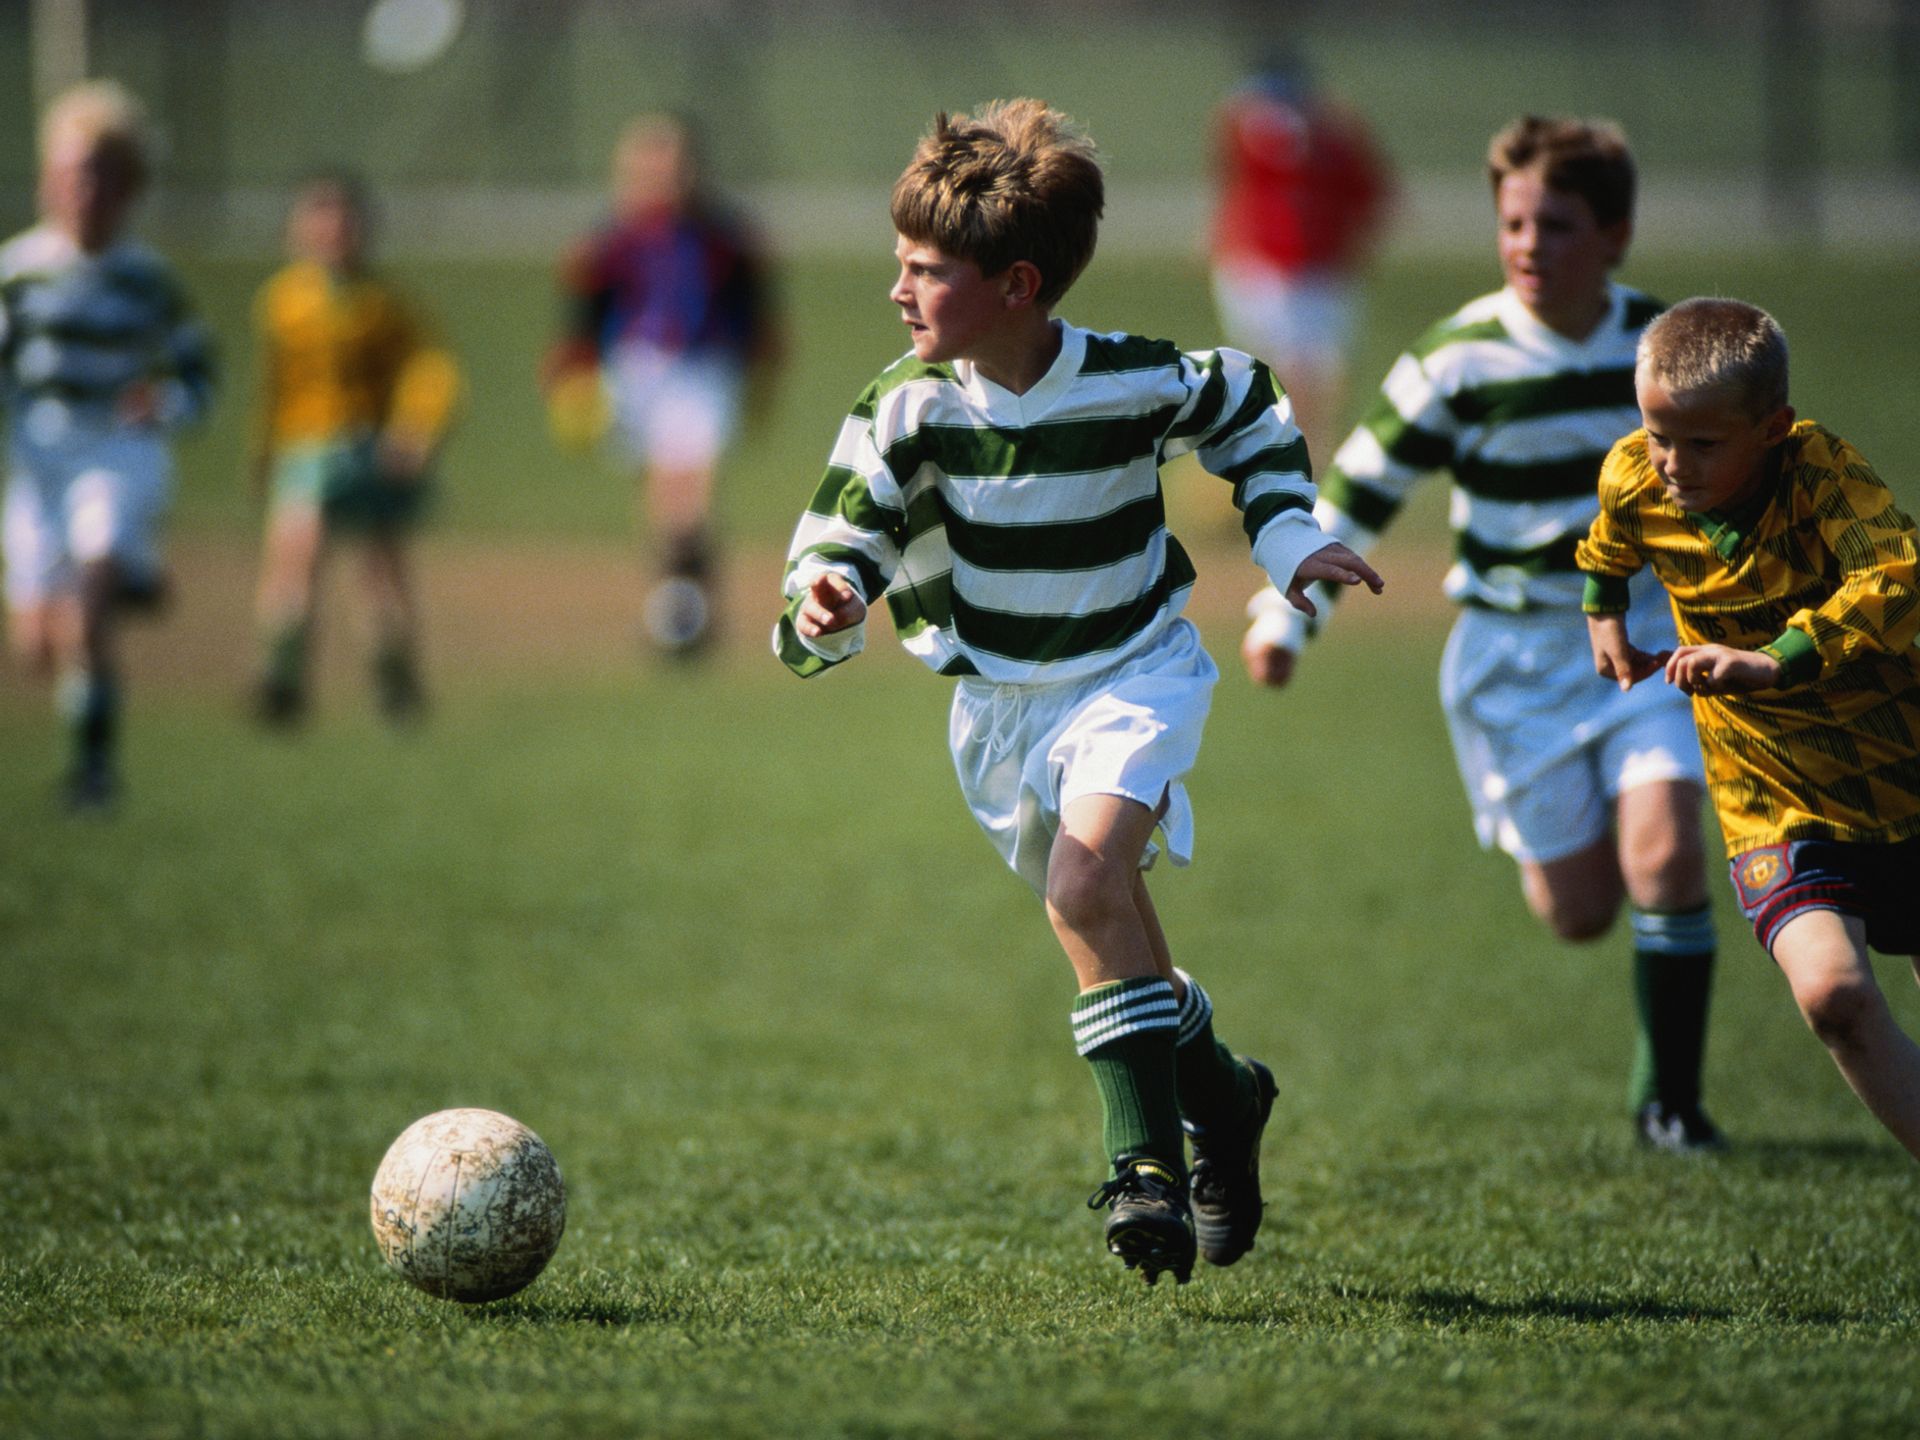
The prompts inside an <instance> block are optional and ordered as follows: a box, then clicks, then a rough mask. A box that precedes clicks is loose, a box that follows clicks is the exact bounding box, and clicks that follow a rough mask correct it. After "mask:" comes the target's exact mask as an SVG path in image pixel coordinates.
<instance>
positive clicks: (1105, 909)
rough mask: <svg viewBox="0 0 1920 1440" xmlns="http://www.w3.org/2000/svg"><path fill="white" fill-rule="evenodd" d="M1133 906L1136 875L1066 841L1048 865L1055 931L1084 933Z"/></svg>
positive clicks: (1049, 904)
mask: <svg viewBox="0 0 1920 1440" xmlns="http://www.w3.org/2000/svg"><path fill="white" fill-rule="evenodd" d="M1132 902H1133V871H1132V870H1131V869H1129V868H1128V867H1123V866H1120V865H1117V864H1115V863H1114V862H1113V861H1111V860H1109V859H1107V858H1105V857H1103V856H1101V855H1100V854H1098V853H1097V852H1095V851H1093V850H1090V849H1088V848H1087V847H1086V846H1084V845H1081V844H1079V843H1077V842H1075V841H1073V840H1071V839H1068V838H1064V837H1063V838H1062V840H1061V842H1060V843H1058V844H1056V845H1055V846H1054V848H1053V855H1052V857H1051V858H1050V859H1049V861H1048V863H1047V916H1048V918H1049V919H1050V920H1052V921H1053V924H1054V928H1055V929H1063V928H1064V929H1067V930H1071V931H1081V930H1085V929H1088V928H1090V927H1092V926H1095V925H1098V924H1100V923H1101V922H1102V921H1104V920H1106V919H1107V918H1108V917H1109V916H1111V915H1112V914H1113V913H1114V912H1115V911H1116V910H1117V909H1118V908H1119V907H1121V906H1123V905H1131V904H1132Z"/></svg>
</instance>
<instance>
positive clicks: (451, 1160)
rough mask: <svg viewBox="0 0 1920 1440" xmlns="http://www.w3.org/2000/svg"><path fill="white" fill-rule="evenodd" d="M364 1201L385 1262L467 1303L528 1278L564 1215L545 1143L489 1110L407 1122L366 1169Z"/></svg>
mask: <svg viewBox="0 0 1920 1440" xmlns="http://www.w3.org/2000/svg"><path fill="white" fill-rule="evenodd" d="M370 1209H371V1217H372V1221H373V1233H374V1238H375V1240H376V1241H377V1242H378V1243H379V1246H380V1253H381V1255H382V1257H383V1258H384V1259H385V1260H386V1262H387V1264H388V1265H390V1266H392V1267H393V1269H394V1270H396V1271H397V1272H398V1273H399V1274H400V1275H402V1276H404V1277H405V1278H406V1279H407V1280H408V1281H409V1282H410V1283H412V1284H414V1285H416V1286H418V1287H419V1288H420V1289H422V1290H424V1291H426V1292H427V1293H428V1294H429V1295H436V1296H439V1297H440V1298H442V1299H447V1300H459V1301H463V1302H465V1303H468V1304H478V1303H479V1302H481V1301H485V1300H498V1299H501V1298H503V1297H505V1296H508V1295H511V1294H513V1293H514V1292H515V1291H517V1290H520V1289H522V1288H524V1287H525V1286H526V1285H527V1284H529V1283H530V1282H531V1281H532V1280H533V1279H534V1277H535V1276H537V1275H538V1274H539V1273H540V1272H541V1270H543V1269H544V1268H545V1267H546V1264H547V1262H548V1261H549V1260H550V1259H552V1258H553V1252H554V1250H555V1249H556V1248H558V1246H559V1244H560V1237H561V1235H562V1234H563V1233H565V1230H566V1224H567V1202H566V1187H565V1184H564V1182H563V1181H562V1179H561V1175H560V1167H559V1165H558V1164H557V1163H555V1161H554V1158H553V1154H552V1152H551V1151H549V1150H548V1149H547V1147H546V1146H545V1145H544V1144H542V1143H541V1140H540V1137H539V1136H538V1135H535V1134H534V1133H533V1131H531V1130H529V1129H528V1128H527V1127H526V1126H524V1125H522V1124H521V1123H520V1122H519V1121H517V1120H514V1119H513V1118H512V1117H510V1116H507V1115H502V1114H500V1113H499V1112H497V1111H493V1110H474V1109H466V1110H442V1111H439V1112H437V1113H435V1114H432V1115H428V1116H426V1117H425V1118H424V1119H421V1120H418V1121H415V1122H414V1123H413V1124H412V1125H410V1126H408V1127H407V1129H406V1130H405V1131H404V1132H402V1134H401V1135H400V1138H399V1139H397V1140H395V1141H394V1142H393V1145H392V1147H391V1148H390V1149H388V1151H387V1155H386V1158H385V1159H384V1160H382V1161H381V1163H380V1169H379V1171H378V1173H376V1174H375V1176H374V1179H373V1194H372V1199H371V1205H370Z"/></svg>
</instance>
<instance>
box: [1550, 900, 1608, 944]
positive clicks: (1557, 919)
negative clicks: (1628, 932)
mask: <svg viewBox="0 0 1920 1440" xmlns="http://www.w3.org/2000/svg"><path fill="white" fill-rule="evenodd" d="M1614 913H1615V911H1614V907H1613V906H1608V907H1607V908H1606V909H1604V910H1602V909H1599V908H1587V909H1578V908H1574V907H1570V906H1569V907H1562V908H1557V909H1555V910H1554V911H1553V912H1552V913H1550V914H1548V915H1545V916H1543V917H1541V918H1543V919H1544V920H1545V921H1546V922H1547V925H1548V926H1549V927H1550V928H1551V929H1552V930H1553V933H1554V936H1555V938H1556V939H1560V940H1565V941H1567V942H1568V943H1569V944H1573V945H1584V944H1587V943H1588V942H1589V941H1593V940H1598V939H1599V938H1600V937H1601V936H1603V935H1605V934H1606V933H1607V931H1609V930H1611V929H1612V928H1613V917H1614Z"/></svg>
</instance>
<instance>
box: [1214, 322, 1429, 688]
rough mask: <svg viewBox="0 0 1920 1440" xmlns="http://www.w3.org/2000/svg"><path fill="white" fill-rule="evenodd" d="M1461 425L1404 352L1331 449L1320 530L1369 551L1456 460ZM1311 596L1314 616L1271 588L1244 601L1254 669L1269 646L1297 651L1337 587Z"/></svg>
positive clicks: (1317, 510)
mask: <svg viewBox="0 0 1920 1440" xmlns="http://www.w3.org/2000/svg"><path fill="white" fill-rule="evenodd" d="M1457 428H1458V427H1457V425H1456V423H1455V421H1454V418H1453V414H1452V412H1451V411H1450V410H1449V409H1448V408H1447V404H1446V396H1445V393H1444V391H1443V390H1442V388H1441V387H1440V385H1439V384H1437V383H1436V381H1435V380H1434V378H1433V377H1432V376H1431V375H1430V374H1428V373H1427V370H1426V368H1425V367H1424V366H1423V365H1422V364H1421V363H1420V361H1419V359H1418V358H1416V357H1415V356H1414V355H1413V354H1404V355H1402V356H1401V357H1400V358H1399V359H1398V360H1397V361H1395V362H1394V366H1393V368H1392V370H1390V371H1389V372H1388V373H1387V378H1386V380H1385V381H1384V382H1383V383H1382V384H1381V387H1380V393H1379V394H1378V395H1377V396H1376V397H1375V398H1374V401H1373V404H1372V406H1371V407H1370V408H1369V409H1368V411H1367V413H1366V415H1365V416H1364V417H1363V418H1362V420H1361V422H1360V424H1359V425H1357V426H1356V427H1355V428H1354V431H1353V433H1352V434H1351V435H1349V436H1348V437H1347V439H1346V441H1345V443H1344V444H1342V445H1341V446H1340V448H1339V450H1337V451H1336V452H1335V453H1334V457H1333V464H1332V465H1331V467H1329V469H1328V471H1327V475H1326V480H1325V483H1324V484H1323V485H1322V487H1321V491H1320V498H1319V500H1318V502H1317V503H1316V504H1315V505H1314V507H1313V516H1314V519H1315V520H1316V521H1317V522H1318V523H1319V525H1320V528H1321V529H1322V530H1324V531H1326V533H1327V534H1329V535H1331V536H1333V537H1334V538H1335V539H1336V540H1339V541H1340V542H1341V543H1342V544H1344V545H1346V546H1348V547H1349V548H1350V549H1351V550H1352V551H1353V552H1354V553H1355V554H1357V555H1365V554H1367V553H1368V552H1369V551H1370V550H1372V548H1373V546H1374V545H1375V543H1376V542H1377V541H1378V540H1379V538H1380V535H1381V534H1382V532H1384V531H1385V530H1386V528H1387V526H1388V525H1389V524H1391V523H1392V521H1393V518H1394V517H1395V516H1396V515H1397V514H1399V512H1400V507H1401V506H1402V505H1403V504H1404V503H1405V502H1406V499H1407V496H1408V494H1409V493H1410V492H1411V491H1412V490H1413V488H1414V487H1415V486H1416V485H1418V484H1419V482H1420V481H1421V480H1423V479H1425V478H1426V477H1427V476H1428V475H1430V474H1432V473H1433V472H1434V471H1436V470H1440V469H1444V468H1445V467H1447V466H1448V465H1451V464H1452V463H1453V459H1454V454H1455V432H1456V430H1457ZM1307 596H1308V599H1309V601H1310V602H1311V603H1313V605H1314V607H1315V609H1316V610H1317V611H1318V612H1319V614H1318V615H1317V616H1310V615H1308V614H1306V613H1304V612H1302V611H1301V610H1299V609H1298V608H1296V607H1294V606H1293V605H1291V604H1289V603H1288V602H1287V600H1286V599H1285V598H1284V597H1283V595H1282V593H1281V591H1280V590H1279V589H1277V588H1273V587H1269V588H1268V589H1265V590H1262V591H1260V592H1259V593H1257V594H1256V595H1254V597H1253V598H1252V599H1251V600H1249V601H1248V602H1247V617H1248V619H1250V620H1251V621H1252V622H1253V623H1252V625H1251V627H1250V628H1249V629H1248V631H1247V637H1246V642H1245V644H1244V645H1243V646H1242V653H1243V654H1244V655H1246V656H1248V657H1249V665H1250V667H1251V666H1252V665H1253V664H1254V663H1255V660H1256V659H1257V658H1258V657H1260V656H1262V655H1269V656H1270V655H1271V652H1272V651H1276V650H1284V651H1287V652H1290V653H1297V652H1298V651H1299V650H1300V649H1301V648H1303V647H1304V646H1305V644H1306V642H1307V641H1308V640H1309V639H1311V638H1312V637H1313V635H1314V634H1316V633H1317V632H1318V630H1319V628H1320V626H1321V625H1323V624H1325V623H1326V615H1327V609H1326V607H1327V606H1328V605H1329V604H1330V603H1331V602H1332V601H1333V600H1334V599H1336V598H1337V596H1338V591H1335V590H1329V589H1326V588H1324V587H1315V588H1314V589H1312V590H1309V591H1308V592H1307Z"/></svg>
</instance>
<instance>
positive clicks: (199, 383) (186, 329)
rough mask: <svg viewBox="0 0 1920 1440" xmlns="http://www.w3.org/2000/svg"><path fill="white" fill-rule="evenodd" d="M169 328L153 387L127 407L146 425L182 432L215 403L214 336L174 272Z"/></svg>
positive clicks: (169, 281)
mask: <svg viewBox="0 0 1920 1440" xmlns="http://www.w3.org/2000/svg"><path fill="white" fill-rule="evenodd" d="M166 287H167V318H166V322H165V323H166V331H165V334H164V335H162V337H161V341H160V354H159V357H158V360H159V366H158V368H159V371H160V373H159V374H158V375H157V376H156V377H155V378H154V380H153V381H152V382H151V384H150V387H149V388H148V389H147V390H146V391H144V392H143V393H141V394H138V395H135V396H130V397H127V401H126V403H124V404H123V406H122V409H123V411H130V412H131V413H133V414H134V416H135V418H137V419H138V420H139V421H140V422H141V423H149V422H150V423H152V424H156V425H159V426H160V427H161V428H162V429H165V430H177V429H180V428H182V427H184V426H187V425H193V424H197V423H198V422H199V421H201V420H202V419H204V418H205V417H206V413H207V411H208V410H210V409H211V408H212V407H213V387H214V380H215V371H214V357H213V337H212V336H211V335H210V334H209V333H208V331H207V328H206V326H204V325H202V324H201V323H200V322H199V320H198V319H196V318H195V317H194V314H193V311H192V307H191V306H190V305H189V304H188V303H187V297H186V292H185V291H183V290H182V289H181V288H180V284H179V282H178V281H177V280H176V279H175V278H174V277H173V275H172V274H171V273H169V274H168V275H167V276H166Z"/></svg>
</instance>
